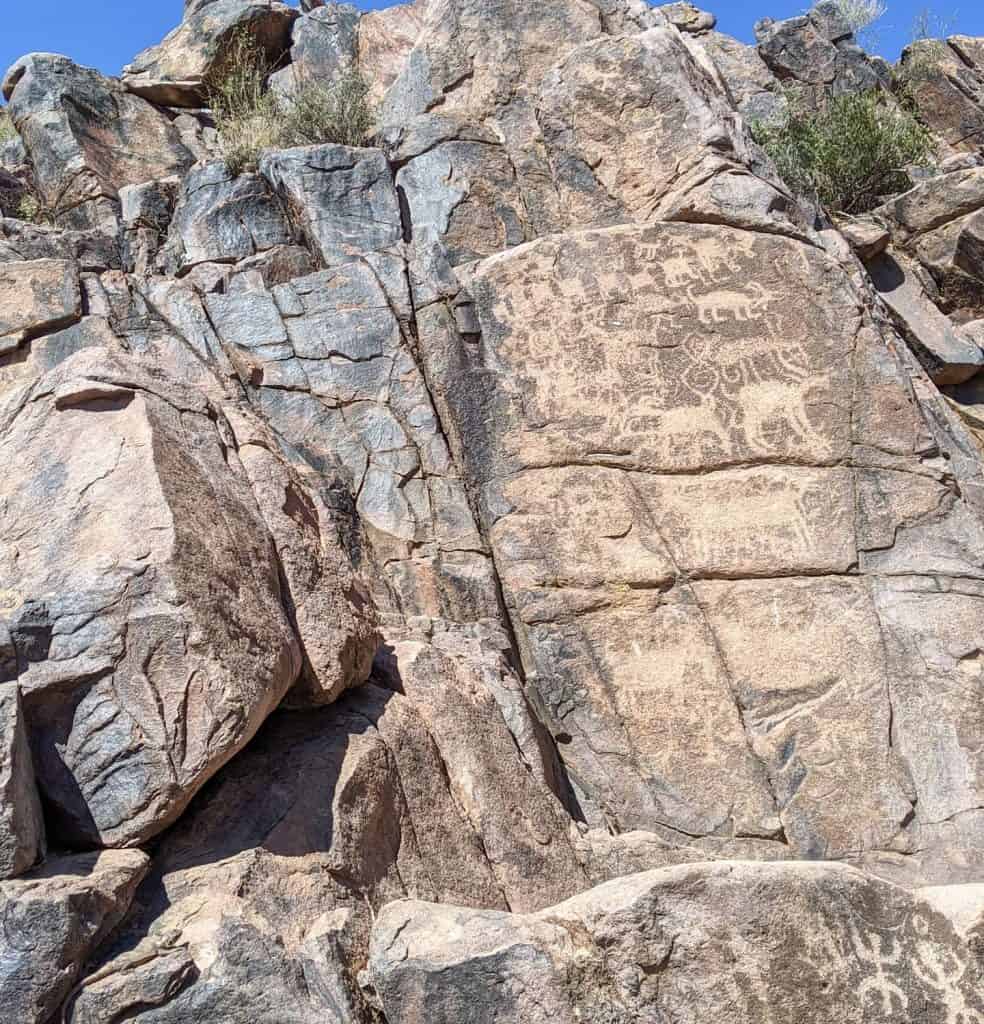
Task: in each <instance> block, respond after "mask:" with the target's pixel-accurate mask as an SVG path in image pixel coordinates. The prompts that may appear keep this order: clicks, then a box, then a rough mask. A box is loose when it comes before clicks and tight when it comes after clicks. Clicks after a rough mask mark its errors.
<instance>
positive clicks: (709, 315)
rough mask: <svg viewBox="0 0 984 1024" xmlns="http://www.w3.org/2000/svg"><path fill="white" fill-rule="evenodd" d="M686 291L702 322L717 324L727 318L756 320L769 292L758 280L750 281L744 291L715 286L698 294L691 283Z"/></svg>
mask: <svg viewBox="0 0 984 1024" xmlns="http://www.w3.org/2000/svg"><path fill="white" fill-rule="evenodd" d="M686 291H687V298H688V299H690V301H691V303H693V305H694V306H695V307H696V309H697V316H698V317H699V318H700V322H701V323H702V324H712V323H713V324H718V323H721V322H722V321H723V320H727V319H734V320H739V321H740V320H746V321H747V320H758V319H760V318H761V317H762V315H763V314H764V313H765V311H766V309H767V308H768V305H769V294H768V293H767V292H766V290H765V288H763V287H762V285H761V284H759V282H758V281H750V282H749V283H748V285H747V290H746V291H737V290H730V289H727V288H717V289H715V290H714V291H711V292H706V293H704V294H702V295H698V294H697V290H696V288H695V287H694V286H692V285H691V286H690V287H689V288H687V290H686ZM749 293H751V294H749Z"/></svg>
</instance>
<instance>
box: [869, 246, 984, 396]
mask: <svg viewBox="0 0 984 1024" xmlns="http://www.w3.org/2000/svg"><path fill="white" fill-rule="evenodd" d="M868 273H869V274H870V275H871V280H872V282H873V283H874V285H875V288H876V289H877V291H878V294H879V295H880V296H881V297H882V299H883V300H884V302H885V304H886V305H887V306H888V308H889V309H890V310H891V311H892V316H893V319H894V320H895V322H896V324H897V326H898V328H899V330H900V331H901V332H902V333H903V334H904V335H905V337H906V340H907V341H908V343H909V346H910V347H911V348H912V349H913V351H914V352H915V353H916V355H917V356H919V359H920V361H921V362H922V364H923V366H925V368H926V372H927V373H928V374H929V376H930V378H931V379H932V380H933V382H934V383H935V384H937V385H938V386H939V387H946V386H949V385H953V384H961V383H963V382H964V381H965V380H969V379H970V378H971V377H973V376H974V375H975V374H976V373H978V372H979V371H980V370H981V368H982V367H984V352H982V351H981V349H980V346H978V345H977V344H976V343H975V342H974V341H972V340H971V339H970V338H968V337H967V336H966V335H962V334H960V333H958V332H957V330H956V329H955V328H954V326H953V324H952V323H951V322H950V319H949V318H948V317H946V316H944V315H943V314H942V313H941V312H940V311H939V309H937V307H936V305H935V304H934V303H933V301H932V300H931V299H930V298H929V296H928V295H927V294H926V291H925V289H924V288H923V286H922V284H921V283H920V281H919V279H918V277H917V276H916V273H915V269H914V268H913V267H912V266H911V264H909V263H908V262H907V261H906V260H905V258H904V257H902V256H900V255H897V254H895V255H893V254H889V253H884V254H882V255H881V256H878V257H876V258H875V259H874V260H871V261H870V262H869V263H868Z"/></svg>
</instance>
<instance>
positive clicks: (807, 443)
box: [470, 224, 858, 472]
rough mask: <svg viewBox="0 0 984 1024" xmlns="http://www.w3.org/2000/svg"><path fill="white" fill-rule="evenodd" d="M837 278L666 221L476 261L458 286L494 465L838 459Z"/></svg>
mask: <svg viewBox="0 0 984 1024" xmlns="http://www.w3.org/2000/svg"><path fill="white" fill-rule="evenodd" d="M839 273H840V272H839V271H838V270H837V269H836V268H835V267H834V266H833V265H832V264H830V263H829V262H828V261H827V260H826V258H825V257H823V256H822V255H821V254H819V253H816V252H814V251H813V250H811V249H809V248H808V247H807V246H804V245H802V244H800V243H798V242H795V241H791V240H789V239H785V238H779V237H775V236H767V235H756V234H752V233H748V232H740V231H734V230H731V229H728V228H721V227H698V226H693V225H673V224H667V225H660V226H658V227H653V228H646V229H640V228H630V227H622V228H614V229H609V230H605V231H596V232H585V233H582V234H578V235H571V236H564V237H562V238H559V239H558V238H553V239H546V240H544V241H542V242H538V243H534V244H532V245H529V246H524V247H522V248H520V249H518V250H514V251H512V252H510V253H506V254H504V255H502V256H498V257H493V258H491V259H489V260H486V261H484V262H483V263H481V264H479V265H478V266H477V268H475V269H474V271H473V274H472V276H471V280H470V287H471V291H472V293H473V295H474V297H475V299H476V304H477V308H478V313H479V317H480V320H481V324H482V327H483V332H484V338H483V350H482V358H483V361H484V363H485V366H486V367H487V368H488V369H491V370H493V371H494V372H495V374H496V377H497V380H496V387H497V390H498V392H499V394H500V399H501V403H500V404H501V408H502V415H501V417H500V418H499V420H498V422H497V423H496V426H495V429H496V432H497V437H496V449H497V454H498V457H499V458H501V459H506V460H507V463H506V466H504V467H503V468H507V469H516V468H519V467H520V466H530V465H543V464H547V463H550V464H557V463H561V462H564V461H565V460H566V461H570V460H573V459H577V460H579V461H588V462H592V461H594V462H604V463H606V464H615V465H623V466H626V467H632V468H640V469H646V470H652V471H669V472H680V471H688V470H703V469H707V468H712V467H719V466H727V465H734V464H737V463H747V462H758V461H781V462H795V463H800V464H807V465H832V464H834V463H836V462H838V461H841V460H843V459H844V458H845V457H846V456H847V454H848V450H849V443H850V396H851V393H852V392H851V387H850V378H851V354H852V351H853V346H854V338H855V333H856V329H857V325H858V311H857V309H856V308H855V306H854V304H853V300H852V299H851V298H850V296H849V295H848V293H847V292H846V291H845V290H844V288H843V282H842V281H838V280H837V278H838V276H839Z"/></svg>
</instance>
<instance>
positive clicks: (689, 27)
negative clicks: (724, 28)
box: [657, 0, 717, 34]
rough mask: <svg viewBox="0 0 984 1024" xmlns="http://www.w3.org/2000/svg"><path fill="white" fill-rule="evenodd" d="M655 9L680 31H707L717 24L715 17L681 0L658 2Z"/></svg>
mask: <svg viewBox="0 0 984 1024" xmlns="http://www.w3.org/2000/svg"><path fill="white" fill-rule="evenodd" d="M657 10H658V11H659V13H660V14H662V15H663V17H664V18H666V20H667V21H668V22H669V23H670V24H671V25H672V26H673V27H674V28H678V29H679V30H680V31H681V32H692V33H694V34H697V33H701V32H709V31H710V30H711V29H712V28H714V26H715V25H716V24H717V18H715V17H714V15H713V14H710V13H709V12H707V11H702V10H701V9H700V8H699V7H694V5H693V4H691V3H687V2H686V0H681V2H679V3H672V4H660V5H659V6H658V7H657Z"/></svg>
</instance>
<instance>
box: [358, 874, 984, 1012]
mask: <svg viewBox="0 0 984 1024" xmlns="http://www.w3.org/2000/svg"><path fill="white" fill-rule="evenodd" d="M370 969H371V976H372V983H373V985H374V987H375V989H376V992H377V994H378V996H379V997H380V999H381V1003H382V1006H383V1009H384V1012H385V1014H386V1019H387V1020H388V1021H389V1022H390V1024H424V1022H426V1024H458V1022H459V1021H462V1020H468V1021H469V1022H473V1024H492V1022H495V1024H541V1022H542V1024H546V1022H548V1021H574V1020H581V1021H612V1022H619V1024H621V1022H623V1021H624V1022H629V1021H642V1020H646V1021H648V1020H653V1021H657V1020H672V1021H677V1022H680V1024H710V1022H714V1024H717V1022H720V1024H725V1022H732V1021H741V1022H743V1024H766V1022H770V1021H774V1020H780V1019H781V1020H789V1021H809V1022H810V1024H872V1022H876V1021H877V1022H885V1024H888V1022H892V1024H916V1022H921V1021H941V1022H942V1021H954V1022H956V1021H962V1022H977V1021H980V1020H982V1019H984V998H982V995H981V991H980V985H979V979H978V971H979V968H978V966H977V964H976V962H975V959H974V956H973V953H972V950H971V948H970V945H969V944H967V943H965V941H964V940H963V938H962V937H961V936H960V935H959V934H958V933H957V932H956V930H955V929H954V927H953V925H952V924H951V922H950V920H949V919H948V918H947V917H946V916H944V915H943V914H941V913H939V912H938V911H937V910H935V909H934V907H933V906H932V905H931V904H930V903H929V902H927V901H923V900H920V899H918V898H917V897H914V896H912V895H910V894H908V893H906V892H905V891H903V890H901V889H897V888H895V887H893V886H891V885H889V884H887V883H884V882H881V881H877V880H875V879H872V878H869V877H867V876H866V875H864V874H862V873H860V872H858V871H855V870H852V869H851V868H847V867H843V866H840V865H834V864H825V863H817V864H781V865H780V864H775V865H768V864H751V863H747V862H745V863H742V862H736V863H724V864H716V865H709V864H691V865H685V866H681V867H678V868H669V869H666V870H661V871H654V872H649V873H645V874H640V875H631V876H628V877H626V878H621V879H618V880H616V881H614V882H610V883H608V884H606V885H603V886H599V887H598V888H596V889H592V890H590V891H589V892H586V893H583V894H582V895H580V896H576V897H574V898H573V899H571V900H568V901H567V902H566V903H562V904H560V905H559V906H556V907H551V908H550V909H548V910H545V911H542V912H540V913H538V914H532V915H508V914H501V913H495V912H491V911H474V910H463V909H460V908H456V907H444V906H437V905H434V904H425V903H417V902H413V901H405V902H400V903H394V904H391V905H390V906H388V907H387V908H386V909H385V910H384V911H383V913H382V914H381V915H380V916H379V917H378V919H377V921H376V924H375V927H374V929H373V937H372V952H371V959H370Z"/></svg>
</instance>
